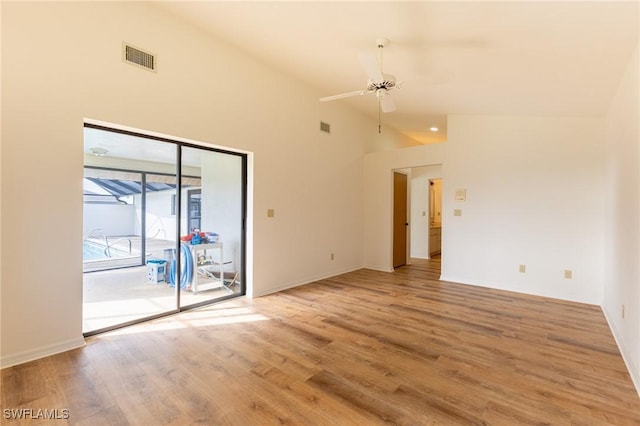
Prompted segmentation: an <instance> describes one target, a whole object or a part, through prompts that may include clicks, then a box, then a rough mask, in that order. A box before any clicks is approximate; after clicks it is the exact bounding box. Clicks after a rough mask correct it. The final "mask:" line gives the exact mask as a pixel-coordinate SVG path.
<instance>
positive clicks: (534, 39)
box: [155, 1, 639, 143]
mask: <svg viewBox="0 0 640 426" xmlns="http://www.w3.org/2000/svg"><path fill="white" fill-rule="evenodd" d="M155 5H156V7H161V8H163V9H165V10H167V11H169V12H171V13H172V14H174V15H175V16H178V17H180V18H181V19H185V20H188V21H189V22H191V23H192V24H194V25H197V26H199V27H201V28H203V29H205V30H206V31H208V32H210V33H211V34H213V35H214V36H216V37H218V38H221V39H224V40H226V41H227V42H228V43H230V44H232V45H234V46H236V47H237V48H238V49H241V50H243V51H246V52H248V53H250V54H252V55H253V56H255V57H257V58H259V59H260V60H262V61H264V62H267V63H270V64H272V65H273V66H275V67H277V68H279V69H281V70H282V71H284V72H286V73H288V74H290V75H291V76H292V77H294V78H298V79H301V80H304V81H306V82H308V83H309V84H310V85H312V86H314V87H316V88H317V89H318V93H319V94H320V95H321V96H329V95H335V94H339V93H343V92H350V91H354V90H360V89H364V88H365V86H366V84H367V77H366V74H365V73H364V71H363V69H362V67H361V65H360V63H359V61H358V54H360V53H373V54H376V53H377V47H376V39H377V38H378V37H384V38H387V39H389V40H390V43H389V44H388V46H386V47H385V48H384V62H383V70H384V72H385V73H390V74H394V75H395V76H396V78H397V79H398V80H401V81H402V82H403V85H402V87H401V88H400V89H399V90H394V91H393V92H392V96H393V98H394V101H395V104H396V107H397V110H396V111H394V112H391V113H388V114H383V116H382V119H383V122H384V124H385V125H386V126H390V127H393V128H395V129H397V130H399V131H400V132H402V133H404V134H406V135H408V136H410V137H412V138H414V139H416V140H419V141H421V142H423V143H429V142H435V141H441V140H443V139H445V138H446V115H447V114H507V115H535V116H549V115H553V116H598V115H603V114H604V113H605V112H606V110H607V107H608V104H609V102H610V99H611V97H612V95H613V93H614V91H615V89H616V86H617V83H618V81H619V78H620V76H621V73H622V71H623V69H624V67H625V66H626V64H627V63H628V60H629V58H630V55H631V53H632V51H633V49H634V47H635V46H636V45H637V44H638V20H639V19H638V16H639V12H638V2H637V1H632V2H610V1H600V2H597V1H581V2H572V1H563V2H546V1H539V2H533V1H532V2H521V1H502V2H415V1H414V2H392V1H389V2H363V1H357V2H333V1H329V2H306V1H305V2H270V1H258V2H244V1H229V2H224V1H222V2H221V1H201V2H167V3H164V2H162V3H155ZM334 102H345V103H349V104H350V105H352V106H353V107H354V108H357V109H359V110H361V111H362V112H364V113H365V114H368V115H370V116H371V117H375V119H377V117H378V103H377V100H376V98H375V96H373V95H366V96H358V97H354V98H349V99H343V100H338V101H334ZM432 126H436V127H438V128H439V131H438V132H432V131H430V130H429V129H430V127H432Z"/></svg>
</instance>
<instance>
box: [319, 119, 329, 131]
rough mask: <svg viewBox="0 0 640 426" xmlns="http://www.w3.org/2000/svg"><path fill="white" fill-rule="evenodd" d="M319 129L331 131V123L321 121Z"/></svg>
mask: <svg viewBox="0 0 640 426" xmlns="http://www.w3.org/2000/svg"><path fill="white" fill-rule="evenodd" d="M320 131H321V132H325V133H331V125H330V124H329V123H325V122H324V121H321V122H320Z"/></svg>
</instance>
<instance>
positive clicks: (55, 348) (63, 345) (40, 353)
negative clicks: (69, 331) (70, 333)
mask: <svg viewBox="0 0 640 426" xmlns="http://www.w3.org/2000/svg"><path fill="white" fill-rule="evenodd" d="M84 345H85V341H84V338H83V337H79V338H77V339H70V340H65V341H64V342H58V343H53V344H51V345H46V346H40V347H39V348H34V349H30V350H28V351H24V352H19V353H17V354H12V355H5V356H3V357H1V358H0V368H7V367H12V366H14V365H18V364H24V363H25V362H29V361H35V360H36V359H40V358H44V357H47V356H51V355H56V354H59V353H61V352H66V351H70V350H72V349H78V348H81V347H83V346H84Z"/></svg>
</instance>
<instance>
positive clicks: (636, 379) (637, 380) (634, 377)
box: [600, 306, 640, 397]
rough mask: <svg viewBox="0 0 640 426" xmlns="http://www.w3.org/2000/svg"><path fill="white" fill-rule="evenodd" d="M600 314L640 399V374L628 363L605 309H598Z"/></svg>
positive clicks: (625, 353) (625, 352)
mask: <svg viewBox="0 0 640 426" xmlns="http://www.w3.org/2000/svg"><path fill="white" fill-rule="evenodd" d="M600 309H601V310H602V313H603V314H604V318H605V319H606V320H607V324H609V329H610V330H611V334H613V338H614V339H615V341H616V345H618V351H619V352H620V355H622V360H623V361H624V364H625V365H626V366H627V371H629V375H630V376H631V381H632V382H633V385H634V386H635V387H636V392H638V396H639V397H640V372H639V371H638V370H637V369H636V367H635V366H634V365H633V363H632V362H630V361H629V357H628V356H627V351H626V350H625V348H624V346H623V345H622V344H621V343H620V342H621V339H619V338H618V335H617V333H616V329H615V327H613V322H611V320H610V319H609V315H607V311H606V309H604V307H603V306H601V307H600Z"/></svg>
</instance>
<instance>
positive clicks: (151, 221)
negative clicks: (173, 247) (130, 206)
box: [136, 189, 184, 241]
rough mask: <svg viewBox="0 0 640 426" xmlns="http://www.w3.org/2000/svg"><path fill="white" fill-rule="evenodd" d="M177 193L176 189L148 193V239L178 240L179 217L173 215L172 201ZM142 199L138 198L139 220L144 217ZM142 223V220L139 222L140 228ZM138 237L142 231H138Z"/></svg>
mask: <svg viewBox="0 0 640 426" xmlns="http://www.w3.org/2000/svg"><path fill="white" fill-rule="evenodd" d="M175 193H176V191H175V189H169V190H166V191H157V192H151V191H147V197H146V198H147V199H146V211H147V217H146V222H145V227H146V236H147V238H157V239H161V240H169V241H175V240H176V217H177V215H172V214H171V200H172V199H173V196H174V195H175ZM140 198H141V196H137V197H136V207H137V208H138V210H137V212H138V218H140V217H141V215H142V210H141V209H140V206H141V204H140ZM183 205H184V204H183ZM141 223H142V222H141V221H140V220H138V221H137V224H138V227H139V226H140V225H141ZM138 235H142V233H141V230H140V229H138Z"/></svg>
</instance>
